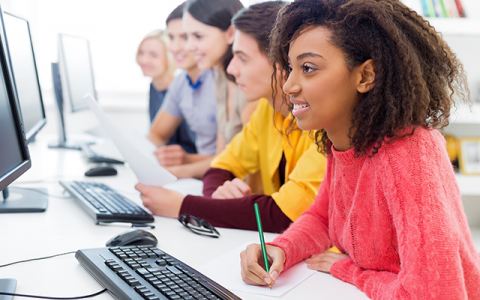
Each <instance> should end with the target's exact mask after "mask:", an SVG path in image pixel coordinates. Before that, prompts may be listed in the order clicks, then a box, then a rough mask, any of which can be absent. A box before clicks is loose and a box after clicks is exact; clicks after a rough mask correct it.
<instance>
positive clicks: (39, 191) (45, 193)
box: [9, 186, 71, 199]
mask: <svg viewBox="0 0 480 300" xmlns="http://www.w3.org/2000/svg"><path fill="white" fill-rule="evenodd" d="M9 188H10V189H12V190H27V191H32V192H35V193H39V194H42V195H47V196H49V197H53V198H59V199H70V198H71V197H70V196H60V195H52V194H50V193H48V192H43V191H41V190H39V189H36V188H29V187H21V186H11V187H9Z"/></svg>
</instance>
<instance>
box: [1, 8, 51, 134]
mask: <svg viewBox="0 0 480 300" xmlns="http://www.w3.org/2000/svg"><path fill="white" fill-rule="evenodd" d="M3 18H4V24H5V33H6V35H7V44H8V48H9V50H10V51H9V52H10V61H11V65H12V69H13V77H14V84H15V87H16V92H17V96H18V101H19V102H20V111H21V115H22V120H23V126H24V130H25V135H26V138H27V140H28V141H31V140H32V139H33V138H34V137H35V134H37V132H38V131H39V130H40V129H41V128H42V127H43V126H45V123H46V121H47V119H46V116H45V108H44V105H43V99H42V92H41V89H40V82H39V80H38V71H37V66H36V63H35V54H34V51H33V45H32V38H31V34H30V26H29V23H28V21H27V20H25V19H23V18H20V17H17V16H14V15H12V14H9V13H7V12H5V13H4V15H3Z"/></svg>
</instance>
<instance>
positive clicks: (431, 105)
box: [241, 0, 480, 299]
mask: <svg viewBox="0 0 480 300" xmlns="http://www.w3.org/2000/svg"><path fill="white" fill-rule="evenodd" d="M271 51H272V57H273V59H274V62H275V63H276V64H278V65H280V66H281V67H282V69H283V70H284V72H287V73H288V78H287V81H286V82H285V84H284V86H283V90H284V92H285V93H286V94H287V95H288V97H289V99H290V102H291V103H292V104H293V114H294V115H295V118H296V119H297V121H298V124H299V127H300V128H302V129H305V130H315V129H316V130H320V131H318V134H317V138H318V139H317V142H318V146H319V147H320V149H321V150H322V152H324V153H326V154H327V155H328V164H327V173H326V176H325V180H324V181H323V182H322V185H321V187H320V190H319V193H318V195H317V198H316V200H315V203H314V204H313V205H312V207H311V208H310V209H309V210H308V211H307V212H306V213H305V214H303V215H302V216H301V217H300V218H299V219H298V220H297V221H296V222H295V223H293V224H292V226H290V228H289V229H288V230H287V231H286V232H285V233H283V234H282V235H280V236H279V237H277V238H276V239H275V240H274V241H273V243H271V244H269V245H267V251H268V256H269V258H270V261H271V268H270V273H267V272H266V271H265V270H264V269H263V267H262V266H260V264H259V262H260V261H262V260H261V250H260V247H259V245H251V246H249V247H248V248H247V249H246V250H245V251H244V252H242V254H241V263H242V276H243V279H244V281H245V282H247V283H250V284H257V285H272V284H274V281H275V279H276V278H277V276H278V274H280V273H281V272H282V271H284V270H286V269H288V268H289V267H291V266H292V265H294V264H296V263H298V262H300V261H302V260H305V259H306V262H307V264H308V266H309V267H310V268H312V269H315V270H319V271H323V272H329V273H330V274H332V275H333V276H335V277H337V278H339V279H341V280H343V281H346V282H349V283H352V284H354V285H356V286H357V287H358V288H359V289H360V290H362V291H364V292H365V293H366V294H367V295H368V296H369V297H371V298H373V299H480V258H479V255H478V253H477V251H476V250H475V246H474V244H473V242H472V236H471V233H470V230H469V227H468V225H467V220H466V217H465V214H464V212H463V207H462V202H461V198H460V193H459V189H458V185H457V183H456V180H455V174H454V172H453V168H452V165H451V164H450V161H449V159H448V156H447V152H446V148H445V140H444V139H443V137H442V135H441V134H440V132H439V131H438V129H437V128H442V127H444V126H445V125H446V124H448V117H449V113H450V109H451V107H452V105H453V98H454V96H455V97H458V96H460V97H462V96H466V95H468V92H467V93H465V89H464V87H465V84H466V82H465V76H464V74H463V72H462V66H461V64H460V62H459V61H458V60H457V58H456V57H455V55H454V54H453V53H452V51H451V50H450V48H449V47H448V45H447V44H446V43H445V42H444V41H443V39H442V38H441V36H440V35H439V34H438V33H437V32H436V31H435V30H434V29H433V28H432V27H431V26H430V25H429V23H428V22H427V21H425V20H424V19H422V17H420V16H419V15H418V14H417V13H415V12H414V11H412V10H410V9H409V8H407V7H406V6H405V5H404V4H402V2H401V1H398V0H382V1H354V0H342V1H329V0H299V1H295V2H293V3H291V4H289V5H288V6H287V7H286V9H284V10H282V12H281V13H280V14H279V16H278V18H277V23H276V25H275V28H274V30H273V31H272V42H271ZM332 245H335V246H337V247H338V248H339V249H340V250H341V251H342V252H343V254H336V253H332V252H328V251H326V250H327V249H328V248H329V247H331V246H332ZM318 292H319V293H321V288H319V290H318Z"/></svg>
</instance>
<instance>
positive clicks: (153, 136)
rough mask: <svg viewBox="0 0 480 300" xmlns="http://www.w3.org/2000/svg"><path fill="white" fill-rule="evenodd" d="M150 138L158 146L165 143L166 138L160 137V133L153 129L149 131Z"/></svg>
mask: <svg viewBox="0 0 480 300" xmlns="http://www.w3.org/2000/svg"><path fill="white" fill-rule="evenodd" d="M148 139H149V140H150V141H151V142H152V143H153V144H154V145H155V146H157V147H159V146H163V145H165V143H166V142H165V141H166V140H165V139H163V138H162V137H160V136H159V135H158V134H155V133H154V132H153V131H151V130H150V132H149V133H148Z"/></svg>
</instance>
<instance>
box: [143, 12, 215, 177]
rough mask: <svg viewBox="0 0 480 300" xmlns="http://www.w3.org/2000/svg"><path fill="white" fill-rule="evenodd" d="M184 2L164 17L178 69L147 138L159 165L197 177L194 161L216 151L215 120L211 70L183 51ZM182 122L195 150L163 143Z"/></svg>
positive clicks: (169, 42)
mask: <svg viewBox="0 0 480 300" xmlns="http://www.w3.org/2000/svg"><path fill="white" fill-rule="evenodd" d="M183 9H184V4H181V5H179V6H178V7H177V8H175V9H174V10H173V11H172V12H171V13H170V15H169V16H168V17H167V20H166V25H167V33H168V44H167V47H168V51H169V52H170V53H171V55H172V57H173V59H174V60H175V63H176V64H177V66H178V67H179V68H180V69H181V70H180V71H179V72H178V74H177V76H175V78H174V79H173V82H172V83H171V85H170V87H169V90H168V93H167V95H166V96H165V100H164V104H163V106H162V108H161V109H160V111H159V112H158V114H157V117H156V118H155V121H154V122H153V124H152V127H151V128H150V135H149V136H150V139H151V140H152V141H153V142H154V143H155V144H156V145H157V146H159V147H158V149H157V150H156V152H155V154H156V156H157V158H158V160H159V162H160V164H162V165H163V166H165V167H167V168H168V169H169V170H170V171H171V172H172V173H173V174H175V175H176V176H177V177H200V176H202V175H203V173H204V171H201V170H200V171H199V170H198V169H197V168H195V165H196V163H197V162H201V161H204V160H207V163H208V162H210V161H211V159H212V157H213V155H214V154H215V153H216V139H217V121H216V112H217V107H216V99H215V80H214V77H213V71H212V70H211V69H206V70H204V71H201V70H200V69H199V68H198V66H197V64H196V62H195V59H194V57H193V54H192V53H191V52H189V51H187V50H186V47H185V46H186V42H187V36H186V33H185V30H184V29H183V25H182V17H183ZM184 122H185V123H186V124H187V127H188V128H190V131H191V133H192V134H191V135H192V139H193V140H194V142H195V148H196V150H197V153H195V154H193V153H187V152H186V151H184V149H182V147H180V146H179V145H165V144H166V143H165V142H166V141H168V139H169V138H170V137H171V136H172V134H174V132H175V130H177V128H179V126H180V127H181V126H182V125H181V124H182V123H184Z"/></svg>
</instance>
